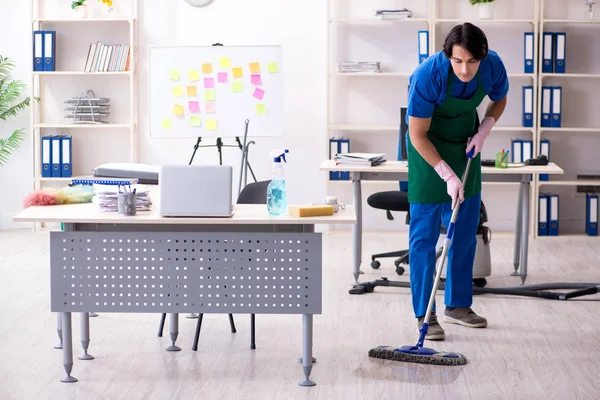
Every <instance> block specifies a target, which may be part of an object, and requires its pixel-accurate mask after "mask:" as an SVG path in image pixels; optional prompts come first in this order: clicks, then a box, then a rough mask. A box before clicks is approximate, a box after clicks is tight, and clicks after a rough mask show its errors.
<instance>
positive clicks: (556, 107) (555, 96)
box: [551, 86, 562, 128]
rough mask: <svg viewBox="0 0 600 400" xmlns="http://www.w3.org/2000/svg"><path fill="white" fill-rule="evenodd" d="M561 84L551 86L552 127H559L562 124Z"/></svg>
mask: <svg viewBox="0 0 600 400" xmlns="http://www.w3.org/2000/svg"><path fill="white" fill-rule="evenodd" d="M561 114H562V86H553V87H552V123H551V125H552V127H553V128H560V127H561V124H562V117H561Z"/></svg>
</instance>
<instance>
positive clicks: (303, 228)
mask: <svg viewBox="0 0 600 400" xmlns="http://www.w3.org/2000/svg"><path fill="white" fill-rule="evenodd" d="M158 201H159V200H158V199H157V198H153V203H154V206H153V208H154V210H157V209H158V207H157V205H156V204H157V202H158ZM14 220H15V221H19V222H63V223H64V224H65V229H64V231H63V232H51V233H50V293H51V311H53V312H57V313H59V314H58V316H59V317H60V319H59V321H60V327H61V329H62V349H63V366H64V369H65V371H66V377H65V378H63V379H62V381H63V382H75V381H77V379H76V378H74V377H72V376H71V371H72V368H73V345H72V321H71V314H72V313H73V312H79V313H81V341H82V347H83V355H82V356H81V357H80V359H84V360H85V359H93V357H92V356H90V355H89V354H88V348H89V342H90V339H89V338H90V326H89V313H90V312H91V311H97V312H121V313H122V312H132V313H133V312H136V313H139V312H142V313H157V314H159V313H169V314H170V319H171V321H170V322H171V323H170V334H171V345H170V346H169V347H168V348H167V350H180V348H179V347H178V346H176V340H177V336H178V314H179V313H191V312H194V313H224V314H229V313H246V314H265V313H267V314H300V315H302V339H303V347H302V366H303V371H304V376H305V379H304V380H303V381H301V382H300V385H302V386H312V385H314V384H315V383H314V382H313V381H311V380H310V373H311V370H312V361H313V357H312V343H313V315H314V314H320V313H321V310H322V280H321V279H322V278H321V276H322V273H321V272H322V271H321V269H322V242H321V234H320V233H315V232H314V225H315V224H349V223H355V222H356V218H355V216H354V211H353V210H352V208H347V209H346V210H340V212H338V213H337V214H335V215H333V216H327V217H311V218H296V217H272V216H270V215H268V213H267V211H266V207H265V206H264V205H237V206H235V207H234V216H233V217H232V218H223V219H221V218H162V217H160V216H158V215H157V214H156V211H151V212H140V213H138V215H137V216H132V217H126V216H119V215H118V214H116V213H105V212H102V211H100V210H98V209H97V208H96V206H95V205H93V204H90V203H88V204H77V205H64V206H51V207H30V208H28V209H26V210H24V211H22V212H21V213H20V214H18V215H17V216H16V217H15V218H14Z"/></svg>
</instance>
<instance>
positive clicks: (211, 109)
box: [204, 101, 217, 114]
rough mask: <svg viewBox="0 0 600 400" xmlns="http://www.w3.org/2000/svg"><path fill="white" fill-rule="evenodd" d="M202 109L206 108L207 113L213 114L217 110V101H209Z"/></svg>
mask: <svg viewBox="0 0 600 400" xmlns="http://www.w3.org/2000/svg"><path fill="white" fill-rule="evenodd" d="M204 109H205V110H206V112H207V113H210V114H214V113H216V112H217V103H215V102H214V101H209V102H208V103H206V105H205V106H204Z"/></svg>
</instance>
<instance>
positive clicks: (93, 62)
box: [84, 42, 129, 72]
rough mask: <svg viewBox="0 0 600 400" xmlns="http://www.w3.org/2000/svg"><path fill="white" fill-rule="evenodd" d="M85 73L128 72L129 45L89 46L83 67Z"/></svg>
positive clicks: (99, 44)
mask: <svg viewBox="0 0 600 400" xmlns="http://www.w3.org/2000/svg"><path fill="white" fill-rule="evenodd" d="M84 71H85V72H120V71H129V45H128V44H104V43H102V42H97V43H92V44H90V49H89V51H88V56H87V59H86V61H85V66H84Z"/></svg>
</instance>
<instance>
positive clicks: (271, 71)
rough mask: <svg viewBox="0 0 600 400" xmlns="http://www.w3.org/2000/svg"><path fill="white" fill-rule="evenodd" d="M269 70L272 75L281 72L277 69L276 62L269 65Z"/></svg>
mask: <svg viewBox="0 0 600 400" xmlns="http://www.w3.org/2000/svg"><path fill="white" fill-rule="evenodd" d="M267 69H268V70H269V73H271V74H274V73H276V72H279V69H277V63H276V62H270V63H269V64H268V65H267Z"/></svg>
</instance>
